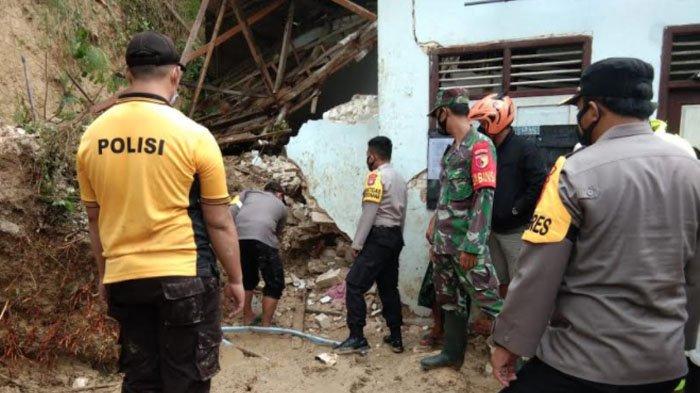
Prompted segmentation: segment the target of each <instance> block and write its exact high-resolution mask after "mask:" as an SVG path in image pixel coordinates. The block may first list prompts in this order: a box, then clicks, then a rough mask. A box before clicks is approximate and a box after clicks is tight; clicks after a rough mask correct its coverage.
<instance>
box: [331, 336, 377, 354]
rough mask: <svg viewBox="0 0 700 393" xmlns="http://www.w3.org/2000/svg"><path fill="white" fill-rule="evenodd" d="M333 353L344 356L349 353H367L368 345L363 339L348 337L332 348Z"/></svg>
mask: <svg viewBox="0 0 700 393" xmlns="http://www.w3.org/2000/svg"><path fill="white" fill-rule="evenodd" d="M333 350H334V351H335V353H338V354H341V355H346V354H350V353H366V352H367V351H369V343H367V339H366V338H364V337H352V336H350V337H348V339H347V340H345V341H343V342H342V343H340V344H338V345H336V346H334V347H333Z"/></svg>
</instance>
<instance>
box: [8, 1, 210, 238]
mask: <svg viewBox="0 0 700 393" xmlns="http://www.w3.org/2000/svg"><path fill="white" fill-rule="evenodd" d="M105 4H107V7H106V9H104V8H102V7H103V6H102V5H100V3H98V2H83V1H70V0H45V1H41V2H38V4H37V5H36V12H37V15H39V16H40V17H41V18H42V24H43V25H44V30H45V31H44V36H45V38H44V40H45V42H43V45H42V46H44V47H45V48H46V51H47V52H48V53H49V56H51V57H52V58H54V59H58V63H59V67H60V69H61V70H60V71H59V72H58V73H57V74H55V75H54V76H53V81H54V83H57V84H58V86H60V91H61V95H60V101H59V102H58V103H57V104H58V105H57V109H56V110H55V111H54V112H53V113H48V114H47V116H46V117H47V118H46V119H44V118H40V119H33V118H32V114H31V111H30V109H29V108H28V104H27V103H26V100H25V99H23V98H18V103H17V106H16V110H15V113H14V116H13V121H14V122H15V124H17V125H18V126H20V127H22V128H24V129H25V130H26V131H27V132H28V133H32V134H36V135H38V136H39V142H40V145H41V152H40V153H39V157H36V166H37V189H38V190H39V195H40V200H41V201H42V202H44V203H45V205H46V207H47V210H48V211H47V213H48V214H47V215H46V217H47V219H49V220H50V221H51V222H52V223H54V224H58V223H61V222H63V221H65V220H66V219H67V218H69V217H70V216H71V215H72V214H73V213H74V212H75V210H76V207H77V204H78V202H79V197H78V195H77V192H76V189H77V185H76V182H75V168H74V162H75V152H76V149H77V146H78V143H79V140H80V135H81V134H82V131H83V128H84V127H85V126H86V125H87V123H88V122H89V121H90V120H91V117H90V116H86V114H87V112H86V111H87V109H88V108H89V107H90V106H91V102H89V99H90V100H96V101H99V100H103V99H104V98H105V97H106V96H107V95H108V94H111V93H114V92H116V91H118V90H120V89H121V88H122V87H124V86H125V85H126V81H125V80H124V79H123V76H121V74H122V73H123V70H124V65H123V60H122V59H123V57H122V56H123V51H124V48H125V47H126V44H127V43H128V40H129V39H130V37H131V36H132V35H133V34H135V33H137V32H140V31H144V30H157V31H164V32H168V33H169V34H170V35H171V36H173V38H175V39H176V41H177V43H178V45H180V46H184V42H185V40H186V38H187V33H188V32H187V31H185V29H184V28H183V27H182V26H181V25H180V24H179V22H177V21H176V20H175V18H174V17H173V16H172V15H171V14H170V13H169V12H168V11H167V10H166V9H165V7H164V6H163V4H162V3H161V2H159V1H152V0H107V1H105ZM198 7H199V1H198V0H186V1H180V2H178V10H179V11H181V12H182V15H183V17H184V18H185V19H190V17H191V18H192V19H193V18H194V16H195V15H196V13H197V10H198ZM98 14H99V15H102V17H103V18H105V19H107V20H108V23H107V24H105V23H102V24H99V23H88V22H89V21H90V18H94V17H95V15H98ZM93 22H94V21H93ZM191 66H192V67H191V68H190V70H188V74H190V73H192V75H194V73H196V75H198V72H199V69H200V68H201V60H200V61H199V62H193V63H192V64H191ZM195 78H196V76H195ZM71 79H72V80H71ZM77 84H79V85H80V86H81V88H82V90H83V91H84V92H85V93H83V92H82V91H81V90H80V89H79V88H78V86H76V85H77ZM96 89H98V90H99V91H100V92H101V94H98V91H97V90H96ZM42 93H44V92H39V94H38V95H39V96H43V94H42ZM86 94H87V95H88V96H89V97H90V98H89V99H88V98H87V97H85V95H86ZM40 117H42V116H41V114H40Z"/></svg>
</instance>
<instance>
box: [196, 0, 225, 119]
mask: <svg viewBox="0 0 700 393" xmlns="http://www.w3.org/2000/svg"><path fill="white" fill-rule="evenodd" d="M225 11H226V1H224V0H221V5H220V6H219V13H218V14H217V16H216V22H214V30H213V31H212V33H211V41H214V40H216V37H217V36H218V35H219V29H220V28H221V22H222V21H223V20H224V12H225ZM212 53H214V46H213V45H209V47H208V49H207V55H206V57H205V58H204V64H203V65H202V69H201V70H200V71H199V80H198V81H197V87H196V88H195V89H194V95H193V96H192V102H191V103H190V117H192V116H193V115H194V111H195V109H196V108H197V100H198V99H199V94H200V93H201V92H202V85H203V84H204V78H205V77H206V76H207V69H209V62H210V61H211V55H212Z"/></svg>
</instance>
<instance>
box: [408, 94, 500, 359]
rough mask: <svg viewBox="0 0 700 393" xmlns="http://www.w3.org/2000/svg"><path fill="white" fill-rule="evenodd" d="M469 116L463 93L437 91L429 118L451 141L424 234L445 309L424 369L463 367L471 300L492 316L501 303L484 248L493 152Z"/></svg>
mask: <svg viewBox="0 0 700 393" xmlns="http://www.w3.org/2000/svg"><path fill="white" fill-rule="evenodd" d="M468 114H469V96H468V94H467V90H466V89H449V90H445V91H440V92H439V93H438V96H437V100H436V105H435V107H434V108H433V110H432V111H431V112H430V114H429V116H433V117H435V118H436V120H437V122H438V124H439V126H440V133H442V134H444V135H449V136H452V137H453V138H454V140H455V141H454V143H453V144H452V146H450V147H449V148H448V149H447V150H446V151H445V154H444V156H443V158H442V171H441V173H440V199H439V202H438V206H437V210H436V211H435V215H434V216H433V218H432V220H431V222H430V226H429V228H428V234H427V236H428V238H429V239H432V247H433V254H434V255H435V256H434V258H433V264H434V269H435V270H434V276H433V280H434V283H435V292H436V299H437V302H438V303H439V304H440V305H441V306H442V308H443V309H444V310H445V322H444V323H445V338H444V342H445V344H444V346H443V349H442V352H441V353H440V354H438V355H436V356H430V357H427V358H424V359H422V360H421V367H422V368H423V370H430V369H433V368H438V367H454V368H457V369H459V368H460V367H461V366H462V363H463V361H464V352H465V350H466V346H467V337H466V332H467V321H468V319H469V308H470V302H471V301H473V302H476V304H477V305H478V306H479V308H480V309H481V310H482V311H483V312H484V313H486V314H487V315H489V316H491V317H496V316H497V315H498V313H499V312H500V310H501V307H502V305H503V300H502V299H501V298H500V296H499V294H498V278H497V276H496V272H495V270H494V267H493V265H492V264H491V258H490V254H489V248H488V237H489V232H490V227H491V210H492V207H493V195H494V189H495V187H496V149H495V148H494V146H493V142H491V140H490V139H489V138H488V137H487V136H485V135H482V134H481V133H479V132H477V131H476V130H474V129H473V128H472V126H471V121H470V119H469V117H468Z"/></svg>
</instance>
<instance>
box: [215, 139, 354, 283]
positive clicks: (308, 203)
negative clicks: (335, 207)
mask: <svg viewBox="0 0 700 393" xmlns="http://www.w3.org/2000/svg"><path fill="white" fill-rule="evenodd" d="M224 160H225V165H226V173H227V176H228V179H227V180H228V184H229V187H230V191H231V194H232V195H235V194H238V193H239V192H240V191H242V190H244V189H258V190H262V189H263V187H264V186H265V183H267V182H268V181H271V180H275V181H277V182H279V183H280V184H281V185H282V187H283V188H284V190H285V194H286V198H285V203H286V205H287V207H288V215H287V226H286V228H285V230H284V233H283V236H282V239H281V245H280V251H281V253H282V257H283V258H284V260H285V264H286V265H288V266H297V267H304V268H305V269H302V270H303V271H302V272H301V273H303V274H306V273H313V274H319V273H323V272H325V271H326V270H327V269H328V268H330V267H334V266H345V265H347V264H349V263H350V262H351V261H352V249H351V248H350V244H349V239H348V237H347V235H345V234H344V233H342V232H341V231H340V230H339V229H338V227H337V226H336V225H335V222H334V221H333V219H331V218H330V217H329V216H328V214H326V212H325V211H324V210H323V209H322V208H321V207H320V206H318V203H317V202H316V200H315V199H314V198H313V197H312V196H311V195H310V194H309V191H308V187H307V184H306V179H305V178H304V175H303V174H302V173H301V169H299V167H298V166H297V165H296V164H294V162H292V161H291V160H290V159H288V158H286V157H284V156H274V155H261V154H260V153H259V152H258V151H252V152H248V153H244V154H242V155H240V156H228V157H225V159H224Z"/></svg>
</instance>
